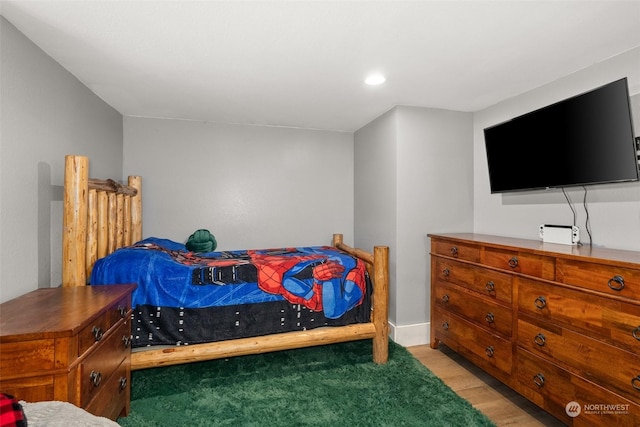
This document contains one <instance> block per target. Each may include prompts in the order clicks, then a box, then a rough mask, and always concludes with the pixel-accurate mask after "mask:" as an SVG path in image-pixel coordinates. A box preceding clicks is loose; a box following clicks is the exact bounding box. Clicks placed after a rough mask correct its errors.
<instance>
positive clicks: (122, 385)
mask: <svg viewBox="0 0 640 427" xmlns="http://www.w3.org/2000/svg"><path fill="white" fill-rule="evenodd" d="M125 388H127V378H126V377H120V390H124V389H125Z"/></svg>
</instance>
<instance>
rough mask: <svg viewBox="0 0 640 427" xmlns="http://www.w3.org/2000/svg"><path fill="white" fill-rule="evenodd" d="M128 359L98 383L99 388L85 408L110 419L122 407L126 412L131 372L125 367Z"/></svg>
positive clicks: (116, 415)
mask: <svg viewBox="0 0 640 427" xmlns="http://www.w3.org/2000/svg"><path fill="white" fill-rule="evenodd" d="M127 367H128V360H127V361H126V362H125V361H123V363H122V364H120V366H118V368H117V369H116V370H115V372H114V374H113V375H111V377H110V378H109V379H108V380H106V382H105V383H104V384H101V385H100V390H99V391H98V392H97V393H95V395H94V396H93V400H91V402H90V403H89V404H88V405H87V406H86V408H85V409H86V410H87V411H89V412H91V413H92V414H94V415H99V416H103V417H107V418H111V419H112V420H114V419H116V418H117V417H118V416H119V415H120V411H121V410H122V408H123V407H127V410H126V412H128V411H129V410H128V406H129V396H130V382H131V374H130V371H129V370H128V369H127Z"/></svg>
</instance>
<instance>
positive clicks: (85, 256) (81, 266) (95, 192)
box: [62, 155, 142, 286]
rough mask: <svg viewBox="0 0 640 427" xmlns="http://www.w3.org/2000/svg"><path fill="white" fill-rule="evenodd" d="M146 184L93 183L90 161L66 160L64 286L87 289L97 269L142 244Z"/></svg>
mask: <svg viewBox="0 0 640 427" xmlns="http://www.w3.org/2000/svg"><path fill="white" fill-rule="evenodd" d="M141 190H142V180H141V178H140V177H139V176H129V178H128V183H127V185H123V184H120V183H118V182H116V181H113V180H110V179H109V180H99V179H89V159H88V158H87V157H85V156H74V155H68V156H65V168H64V211H63V213H62V215H63V216H62V286H84V285H86V284H87V279H88V277H89V276H90V275H91V269H92V268H93V264H94V263H95V262H96V260H97V259H98V258H102V257H105V256H107V255H109V254H110V253H112V252H113V251H115V250H116V249H118V248H121V247H123V246H127V245H130V244H132V243H135V242H137V241H139V240H141V239H142V193H141Z"/></svg>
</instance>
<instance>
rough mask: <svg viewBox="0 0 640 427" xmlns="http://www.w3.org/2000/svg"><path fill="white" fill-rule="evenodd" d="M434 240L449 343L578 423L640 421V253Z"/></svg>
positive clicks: (434, 328)
mask: <svg viewBox="0 0 640 427" xmlns="http://www.w3.org/2000/svg"><path fill="white" fill-rule="evenodd" d="M429 237H430V238H431V347H432V348H437V347H438V345H439V343H440V342H442V343H444V344H445V345H447V346H448V347H450V348H452V349H453V350H455V351H456V352H458V353H460V354H462V355H464V356H465V357H466V358H468V359H469V360H471V361H472V362H473V363H475V364H476V365H478V366H479V367H481V368H483V369H484V370H485V371H487V372H488V373H490V374H491V375H493V376H494V377H496V378H498V379H499V380H501V381H502V382H504V383H505V384H507V385H508V386H510V387H511V388H513V389H514V390H516V391H517V392H519V393H520V394H522V395H523V396H525V397H526V398H528V399H529V400H531V401H532V402H534V403H536V404H537V405H539V406H540V407H542V408H544V409H545V410H547V411H548V412H549V413H551V414H553V415H554V416H555V417H557V418H558V419H560V420H561V421H563V422H564V423H566V424H568V425H572V426H613V425H615V426H629V427H631V426H634V427H637V426H640V252H632V251H622V250H611V249H605V248H590V247H587V246H581V247H576V246H568V245H558V244H548V243H547V244H545V243H542V242H539V241H534V240H525V239H513V238H505V237H497V236H486V235H477V234H442V235H429Z"/></svg>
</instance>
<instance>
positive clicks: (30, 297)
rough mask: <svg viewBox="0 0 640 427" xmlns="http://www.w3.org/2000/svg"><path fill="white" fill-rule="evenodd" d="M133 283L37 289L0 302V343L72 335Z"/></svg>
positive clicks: (114, 301) (130, 290) (124, 292)
mask: <svg viewBox="0 0 640 427" xmlns="http://www.w3.org/2000/svg"><path fill="white" fill-rule="evenodd" d="M135 288H136V285H108V286H78V287H65V288H48V289H38V290H35V291H32V292H29V293H27V294H24V295H22V296H19V297H17V298H15V299H12V300H10V301H7V302H4V303H2V304H0V343H3V342H14V341H21V340H26V339H39V338H42V339H45V338H56V337H62V336H72V335H74V334H76V333H77V332H78V331H79V330H80V329H81V328H83V327H85V326H86V325H87V324H88V323H89V322H91V321H93V320H94V319H95V318H97V317H98V316H100V314H101V313H102V312H103V311H104V309H105V307H108V306H109V305H111V304H114V303H116V302H117V301H119V300H121V299H122V298H125V297H126V296H127V295H129V294H131V293H132V292H133V291H134V289H135Z"/></svg>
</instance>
